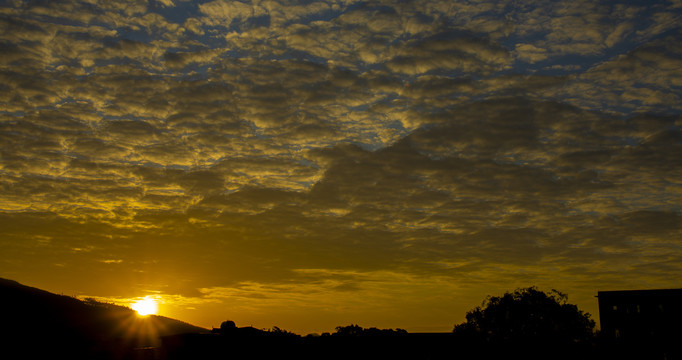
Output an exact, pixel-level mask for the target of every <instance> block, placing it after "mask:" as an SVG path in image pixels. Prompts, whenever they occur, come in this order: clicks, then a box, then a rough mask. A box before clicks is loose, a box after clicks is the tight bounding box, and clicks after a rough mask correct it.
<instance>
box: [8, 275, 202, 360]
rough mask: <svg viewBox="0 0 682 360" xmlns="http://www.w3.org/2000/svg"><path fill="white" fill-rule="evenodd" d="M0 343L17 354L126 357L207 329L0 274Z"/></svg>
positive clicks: (131, 356)
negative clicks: (167, 338) (172, 337)
mask: <svg viewBox="0 0 682 360" xmlns="http://www.w3.org/2000/svg"><path fill="white" fill-rule="evenodd" d="M0 301H1V304H2V306H1V307H0V314H1V315H0V316H1V318H2V327H1V328H2V330H1V331H2V332H1V337H0V343H2V344H5V349H6V350H8V349H17V350H18V352H19V354H20V355H19V357H20V358H30V359H41V358H64V357H65V358H70V359H127V358H133V357H135V356H136V355H135V353H136V352H139V350H136V349H139V348H144V347H152V346H159V345H160V337H163V336H170V335H175V334H182V333H200V332H206V331H208V330H207V329H204V328H200V327H197V326H193V325H190V324H187V323H184V322H182V321H178V320H174V319H170V318H167V317H163V316H156V315H150V316H146V317H140V316H139V315H137V313H136V312H135V311H134V310H132V309H129V308H127V307H123V306H118V305H113V304H106V303H101V302H97V301H94V300H91V299H88V300H84V301H83V300H79V299H76V298H73V297H70V296H64V295H57V294H53V293H50V292H47V291H44V290H40V289H37V288H33V287H29V286H25V285H22V284H20V283H18V282H16V281H12V280H7V279H1V278H0Z"/></svg>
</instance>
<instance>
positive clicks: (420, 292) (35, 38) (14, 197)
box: [0, 0, 682, 329]
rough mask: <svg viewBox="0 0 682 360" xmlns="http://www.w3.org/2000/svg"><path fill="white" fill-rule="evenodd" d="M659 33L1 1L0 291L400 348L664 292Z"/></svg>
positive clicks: (671, 137) (503, 5)
mask: <svg viewBox="0 0 682 360" xmlns="http://www.w3.org/2000/svg"><path fill="white" fill-rule="evenodd" d="M681 9H682V4H680V2H679V1H661V2H655V3H654V4H648V3H646V2H632V1H608V2H600V3H594V2H589V1H585V2H583V1H565V2H562V1H560V2H546V1H539V0H538V1H527V2H524V3H523V4H519V3H518V2H515V1H508V2H506V1H494V2H493V1H484V0H482V1H475V2H444V1H413V2H403V1H389V0H387V1H377V2H360V1H352V0H348V1H319V2H315V1H223V0H216V1H199V2H190V1H180V0H177V1H150V2H146V1H137V2H129V1H126V2H116V1H112V2H105V3H99V2H88V1H60V2H49V1H20V0H17V1H8V2H6V3H4V5H2V7H1V8H0V24H1V25H0V51H1V52H2V54H3V56H2V57H0V80H1V81H0V103H1V104H2V108H0V139H1V144H2V145H1V147H0V156H1V157H0V161H1V162H0V189H1V191H0V222H1V223H2V226H1V227H0V228H1V229H2V230H0V232H1V233H2V237H1V240H0V246H1V247H2V249H3V251H2V254H3V255H2V256H1V257H0V275H2V276H4V277H10V278H17V279H20V280H23V279H26V280H27V281H34V282H42V283H43V284H50V286H52V287H53V288H54V287H59V288H72V289H81V291H83V292H86V293H88V294H93V295H98V296H110V297H126V296H137V295H138V294H139V291H142V290H144V289H147V290H148V289H152V290H154V291H157V292H160V293H163V294H166V295H167V296H169V297H168V298H169V299H171V298H173V299H175V300H173V301H175V302H176V303H178V304H192V303H196V304H199V303H201V304H204V305H205V304H209V305H210V304H225V303H231V304H233V305H234V304H236V303H240V302H248V305H244V304H240V305H234V307H233V309H240V310H239V311H242V312H244V313H247V312H249V311H252V312H253V313H258V312H267V311H270V313H272V314H279V315H281V316H282V319H288V317H287V316H290V315H291V314H289V315H286V314H285V313H286V312H282V311H283V310H282V309H283V308H284V307H287V308H291V309H305V308H309V309H313V308H314V310H311V311H314V312H317V313H319V314H327V315H329V314H337V313H335V310H334V309H337V310H340V309H343V311H344V312H347V313H349V314H354V315H356V316H369V317H370V318H372V316H374V317H373V319H375V320H376V321H384V323H387V324H389V323H390V316H389V315H390V314H391V313H405V314H409V313H414V312H415V311H417V312H418V313H419V312H420V311H421V313H420V314H421V315H420V316H421V318H422V319H424V320H423V321H422V323H420V322H419V321H417V320H409V319H408V318H406V317H404V318H402V320H403V321H407V322H409V321H412V323H413V324H414V326H418V325H419V324H421V325H424V324H426V325H429V326H431V325H433V324H435V323H436V322H437V321H439V319H442V318H443V316H449V317H452V318H453V320H452V321H456V320H457V318H458V317H460V316H461V315H462V314H463V313H464V311H465V310H466V309H468V308H469V307H470V305H471V302H469V303H467V302H466V301H469V300H471V301H474V302H475V301H478V299H480V298H481V297H482V296H484V295H486V294H488V293H490V292H492V291H495V289H500V290H507V289H508V288H509V286H514V285H519V286H525V285H528V284H529V283H532V284H539V285H547V286H553V287H558V288H561V289H562V290H564V291H567V292H568V293H570V294H576V296H577V299H576V300H577V301H578V302H579V303H580V304H581V306H583V307H586V308H587V309H588V310H589V311H591V312H593V313H594V312H595V310H594V304H592V302H593V300H592V299H591V296H592V295H594V292H595V291H596V290H597V289H603V288H605V287H642V286H645V287H659V286H660V287H665V286H676V285H675V279H676V278H679V275H680V273H681V270H682V269H681V268H680V264H682V261H680V260H681V259H680V256H681V255H682V253H681V252H680V251H679V246H680V243H679V239H680V232H681V231H682V227H681V226H680V225H681V224H682V213H681V211H682V208H681V207H680V204H682V186H681V185H682V183H681V181H680V179H682V160H680V159H682V131H681V130H680V125H681V121H682V119H681V118H680V113H681V110H682V108H681V107H680V104H682V101H681V100H682V99H680V96H681V93H682V91H681V87H682V63H681V62H680V60H679V59H680V58H681V53H682V50H681V49H682V44H681V43H680V38H681V37H680V31H682V30H681V29H680V27H679V25H678V24H679V23H680V17H681V16H682V12H681ZM112 259H114V260H112ZM86 269H87V271H86ZM67 279H69V280H67ZM372 289H375V291H373V290H372ZM386 294H391V295H390V297H387V295H386ZM332 298H336V299H346V300H347V301H345V302H343V304H342V303H339V301H332V300H331V299H332ZM360 298H362V299H365V301H361V300H358V299H360ZM455 298H458V299H460V303H461V305H454V307H453V305H452V304H453V303H456V302H457V301H455V300H454V299H455ZM395 299H400V300H395ZM169 301H170V300H169ZM325 302H327V303H328V306H323V305H320V304H324V303H325ZM312 303H314V304H315V305H314V306H313V305H311V304H312ZM333 304H335V305H333ZM438 304H440V305H438ZM443 304H447V305H443ZM209 305H206V306H209ZM216 306H217V305H216ZM429 309H430V310H429ZM222 311H223V312H224V311H225V310H222ZM235 311H236V310H235ZM292 311H293V310H292ZM254 316H255V315H254ZM330 316H331V315H330ZM334 316H335V317H332V318H330V319H333V320H329V321H346V320H345V318H343V317H341V315H338V314H337V315H334ZM401 316H402V315H401ZM321 318H324V316H322V317H321ZM197 321H199V320H197ZM201 321H204V320H201ZM245 321H248V319H247V318H246V315H245ZM264 321H266V320H264ZM283 321H286V320H283ZM348 321H350V320H348ZM449 322H451V321H449ZM449 322H448V324H444V325H445V326H446V327H447V326H450V324H449ZM264 325H271V324H270V323H266V324H264ZM335 325H338V324H337V323H330V324H328V326H329V327H333V326H335ZM297 326H298V325H297ZM300 326H303V325H300ZM305 326H308V328H307V329H309V328H314V327H315V326H320V325H319V324H317V325H314V324H312V323H310V324H307V325H305ZM390 326H394V327H395V326H401V324H399V323H396V324H393V323H390Z"/></svg>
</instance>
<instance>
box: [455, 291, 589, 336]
mask: <svg viewBox="0 0 682 360" xmlns="http://www.w3.org/2000/svg"><path fill="white" fill-rule="evenodd" d="M567 299H568V297H567V296H566V295H565V294H563V293H561V292H558V291H556V290H551V291H549V292H547V293H545V292H543V291H540V290H538V289H536V288H535V287H529V288H523V289H517V290H515V291H514V292H511V293H509V292H507V293H505V294H504V295H502V296H492V297H488V298H487V299H486V300H485V302H484V303H483V306H479V307H476V308H474V309H472V310H471V311H469V312H467V314H466V322H464V323H462V324H459V325H457V326H455V328H454V330H453V331H454V332H455V334H457V335H460V336H462V337H465V338H469V339H471V340H474V341H478V342H483V343H487V344H491V345H500V344H515V345H520V344H529V343H533V344H542V345H543V346H549V345H550V344H556V345H560V344H564V345H568V344H575V343H581V342H586V341H588V340H590V339H592V337H593V336H594V326H595V323H594V321H593V320H591V319H590V314H588V313H585V312H583V311H581V310H579V309H578V307H577V306H575V305H572V304H569V303H567Z"/></svg>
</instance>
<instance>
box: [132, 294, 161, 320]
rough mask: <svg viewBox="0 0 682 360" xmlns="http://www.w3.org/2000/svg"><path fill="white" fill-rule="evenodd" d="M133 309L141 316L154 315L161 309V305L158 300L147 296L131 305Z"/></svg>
mask: <svg viewBox="0 0 682 360" xmlns="http://www.w3.org/2000/svg"><path fill="white" fill-rule="evenodd" d="M131 308H133V310H135V311H137V313H138V314H140V315H141V316H147V315H154V314H156V313H157V312H158V311H159V306H158V305H157V304H156V300H154V299H152V298H150V297H149V296H145V297H144V299H142V300H138V301H136V302H135V303H133V305H132V306H131Z"/></svg>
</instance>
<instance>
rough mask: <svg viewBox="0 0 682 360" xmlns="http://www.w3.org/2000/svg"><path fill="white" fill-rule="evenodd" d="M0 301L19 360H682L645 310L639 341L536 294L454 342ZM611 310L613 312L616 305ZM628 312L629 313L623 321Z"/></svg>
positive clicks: (16, 297) (507, 298) (15, 289)
mask: <svg viewBox="0 0 682 360" xmlns="http://www.w3.org/2000/svg"><path fill="white" fill-rule="evenodd" d="M616 295H618V296H620V295H622V294H611V293H609V294H607V293H603V294H602V293H600V296H601V297H604V298H607V297H609V296H610V297H611V298H615V296H616ZM630 295H631V294H630ZM665 295H666V296H668V297H669V298H670V300H671V302H670V304H668V303H664V302H662V301H658V302H657V304H656V306H655V307H651V309H654V310H655V311H656V312H657V313H660V314H663V310H664V309H668V310H669V311H668V312H667V313H666V314H665V318H664V319H668V320H665V321H668V323H670V324H679V318H680V309H679V308H675V309H674V310H670V308H671V306H670V305H671V304H673V305H674V304H675V303H676V302H677V301H679V296H680V293H679V291H672V292H671V291H668V292H666V293H665ZM638 296H640V297H641V294H640V295H638ZM647 296H649V297H650V298H651V296H650V295H649V294H648V293H647ZM611 298H609V300H610V301H611ZM0 299H2V325H3V326H2V338H1V341H2V348H3V353H5V354H8V353H15V354H17V353H18V354H20V355H19V356H18V357H17V358H24V359H57V358H59V359H62V358H64V359H112V360H114V359H122V360H123V359H131V360H132V359H150V360H151V359H154V360H164V359H168V360H173V359H273V358H295V359H505V358H506V359H514V358H522V359H623V358H624V359H666V360H669V359H681V358H682V356H680V355H681V352H680V345H678V344H679V343H680V340H682V336H681V331H680V330H679V328H678V327H677V326H669V327H667V328H666V326H665V324H664V326H663V328H661V326H662V325H661V324H662V323H661V321H660V319H659V320H656V321H653V320H651V321H648V322H647V321H643V320H642V319H646V318H645V317H642V316H640V315H641V314H642V313H647V312H651V313H652V314H653V312H654V310H650V309H648V308H647V306H646V305H642V306H643V307H640V306H639V305H638V306H636V307H633V308H632V309H631V310H632V312H633V316H630V318H631V319H635V320H633V321H638V323H637V324H635V325H636V326H635V327H634V329H636V330H635V331H634V332H633V331H630V332H628V331H629V330H627V329H628V328H627V326H628V324H625V323H621V324H619V325H618V326H619V327H620V328H614V329H608V331H609V334H606V333H599V332H595V331H594V321H592V320H591V319H590V317H589V314H583V313H582V312H581V311H579V310H578V309H577V308H576V307H575V306H574V305H571V304H567V303H565V295H563V294H561V293H558V292H550V293H549V294H545V293H543V292H541V291H538V290H536V289H535V288H528V289H520V290H517V291H516V292H514V293H507V294H505V295H504V296H500V297H491V298H489V299H488V300H487V305H486V306H484V307H482V308H481V307H479V308H476V309H473V310H472V311H470V312H469V313H467V321H466V322H465V323H462V324H459V325H457V326H455V329H454V331H453V332H450V333H408V332H407V331H405V330H402V329H395V330H394V329H377V328H362V327H360V326H358V325H348V326H339V327H337V328H336V331H335V332H333V333H325V334H322V335H307V336H301V335H298V334H294V333H292V332H289V331H286V330H283V329H279V328H277V327H274V328H272V329H267V330H263V329H256V328H253V327H238V326H237V325H236V324H235V323H234V322H232V321H229V320H228V321H224V322H223V323H222V325H221V327H220V328H218V329H212V330H209V329H203V328H200V327H196V326H192V325H190V324H187V323H184V322H181V321H177V320H174V319H169V318H166V317H163V316H154V315H152V316H146V317H140V316H138V315H137V314H136V313H135V312H134V311H133V310H131V309H129V308H126V307H122V306H117V305H112V304H104V303H100V302H97V301H94V300H85V301H82V300H78V299H75V298H72V297H68V296H63V295H55V294H52V293H49V292H46V291H43V290H39V289H35V288H31V287H27V286H24V285H21V284H19V283H17V282H14V281H11V280H4V279H0ZM651 299H653V298H651ZM656 299H660V297H659V298H656ZM642 304H646V303H644V302H643V303H642ZM678 304H679V303H678ZM609 307H610V308H612V309H613V310H614V311H615V310H616V309H617V307H618V306H617V305H609ZM622 307H623V306H622V305H621V308H622ZM656 309H658V310H656ZM603 311H605V310H603ZM629 312H630V309H626V312H625V313H624V314H629ZM634 314H640V315H637V316H635V315H634ZM645 315H646V314H645ZM647 316H649V318H650V319H653V318H654V317H655V316H653V315H647ZM659 317H660V316H659ZM622 318H623V317H621V320H618V319H617V318H616V317H614V319H616V320H614V321H616V322H617V321H621V322H622ZM602 319H603V317H602ZM603 321H604V320H602V322H603ZM602 327H603V326H602Z"/></svg>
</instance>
